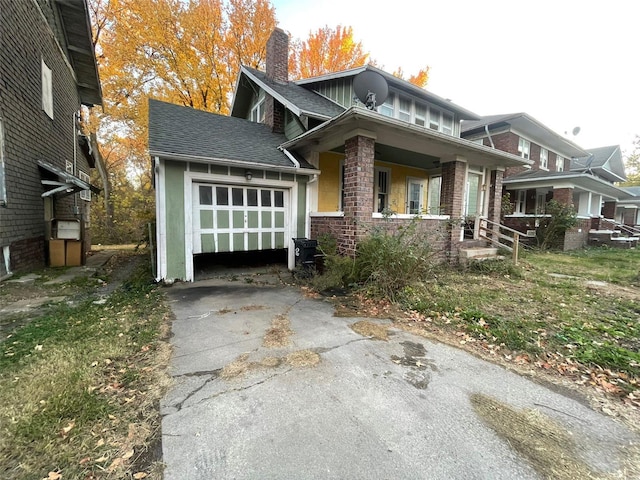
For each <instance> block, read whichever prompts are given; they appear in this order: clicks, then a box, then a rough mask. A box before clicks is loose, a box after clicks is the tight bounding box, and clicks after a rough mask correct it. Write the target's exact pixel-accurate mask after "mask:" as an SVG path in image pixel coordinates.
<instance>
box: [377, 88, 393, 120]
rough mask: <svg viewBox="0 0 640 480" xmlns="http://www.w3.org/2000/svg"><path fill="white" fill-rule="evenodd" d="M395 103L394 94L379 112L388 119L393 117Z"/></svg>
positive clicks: (390, 95) (381, 106)
mask: <svg viewBox="0 0 640 480" xmlns="http://www.w3.org/2000/svg"><path fill="white" fill-rule="evenodd" d="M393 103H394V96H393V93H390V94H389V96H388V97H387V99H386V100H385V101H384V103H383V104H382V105H380V107H379V110H378V112H379V113H381V114H382V115H386V116H387V117H393Z"/></svg>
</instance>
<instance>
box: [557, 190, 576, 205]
mask: <svg viewBox="0 0 640 480" xmlns="http://www.w3.org/2000/svg"><path fill="white" fill-rule="evenodd" d="M553 199H554V200H555V201H556V202H558V203H561V204H563V205H573V188H554V189H553Z"/></svg>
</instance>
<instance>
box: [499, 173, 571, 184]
mask: <svg viewBox="0 0 640 480" xmlns="http://www.w3.org/2000/svg"><path fill="white" fill-rule="evenodd" d="M575 176H576V172H570V171H568V170H565V171H562V172H552V171H548V170H527V171H525V172H520V173H517V174H515V175H510V176H509V177H505V179H504V180H503V182H504V183H509V181H513V180H518V181H519V180H539V179H543V178H560V177H575Z"/></svg>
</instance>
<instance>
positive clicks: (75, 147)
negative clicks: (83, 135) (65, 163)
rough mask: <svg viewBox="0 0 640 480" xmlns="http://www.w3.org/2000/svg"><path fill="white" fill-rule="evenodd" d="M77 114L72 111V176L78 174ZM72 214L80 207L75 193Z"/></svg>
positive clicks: (78, 212) (75, 213) (76, 212)
mask: <svg viewBox="0 0 640 480" xmlns="http://www.w3.org/2000/svg"><path fill="white" fill-rule="evenodd" d="M77 115H78V112H73V175H74V176H78V133H77V131H76V128H77V127H76V122H77ZM73 214H74V215H80V207H78V194H77V193H76V194H74V195H73ZM81 221H82V220H81Z"/></svg>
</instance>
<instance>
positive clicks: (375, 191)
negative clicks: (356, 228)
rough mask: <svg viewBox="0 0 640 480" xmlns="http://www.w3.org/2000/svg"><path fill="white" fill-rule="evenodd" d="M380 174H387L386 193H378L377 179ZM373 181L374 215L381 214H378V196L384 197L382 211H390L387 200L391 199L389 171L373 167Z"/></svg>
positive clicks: (384, 168) (388, 169)
mask: <svg viewBox="0 0 640 480" xmlns="http://www.w3.org/2000/svg"><path fill="white" fill-rule="evenodd" d="M380 172H385V173H386V174H387V191H386V192H380V191H379V190H378V184H379V182H378V177H379V175H380ZM373 180H374V182H373V208H374V213H381V212H378V195H380V194H382V195H385V207H384V208H383V211H385V210H390V209H391V205H390V204H389V199H390V198H391V169H390V168H386V167H375V168H374V177H373Z"/></svg>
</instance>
